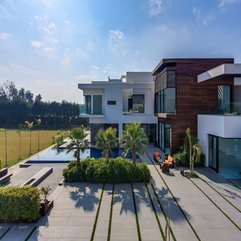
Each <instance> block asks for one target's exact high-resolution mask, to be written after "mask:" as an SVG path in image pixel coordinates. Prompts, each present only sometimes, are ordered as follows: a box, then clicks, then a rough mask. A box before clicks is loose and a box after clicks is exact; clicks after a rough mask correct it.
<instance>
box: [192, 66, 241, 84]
mask: <svg viewBox="0 0 241 241" xmlns="http://www.w3.org/2000/svg"><path fill="white" fill-rule="evenodd" d="M225 75H226V76H231V77H241V64H221V65H219V66H217V67H215V68H212V69H210V70H208V71H205V72H204V73H202V74H199V75H198V76H197V82H198V83H201V82H204V81H207V80H210V79H213V78H216V77H220V76H225Z"/></svg>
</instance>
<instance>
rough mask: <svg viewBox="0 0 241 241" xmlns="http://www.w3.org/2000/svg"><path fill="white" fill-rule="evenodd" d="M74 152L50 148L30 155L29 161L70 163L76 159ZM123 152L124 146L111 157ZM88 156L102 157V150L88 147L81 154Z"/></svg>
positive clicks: (114, 151) (120, 154)
mask: <svg viewBox="0 0 241 241" xmlns="http://www.w3.org/2000/svg"><path fill="white" fill-rule="evenodd" d="M74 152H75V151H74V150H73V151H70V152H69V153H67V150H66V149H56V148H49V149H47V150H44V151H42V152H40V153H38V154H36V155H34V156H32V157H30V159H29V160H28V161H27V163H68V162H70V161H72V160H75V159H76V158H75V157H74ZM122 153H123V149H122V148H116V149H113V151H112V155H111V157H118V156H122ZM86 157H91V158H100V157H101V150H99V149H96V148H89V149H86V150H85V151H84V153H81V154H80V158H86ZM127 158H130V156H127Z"/></svg>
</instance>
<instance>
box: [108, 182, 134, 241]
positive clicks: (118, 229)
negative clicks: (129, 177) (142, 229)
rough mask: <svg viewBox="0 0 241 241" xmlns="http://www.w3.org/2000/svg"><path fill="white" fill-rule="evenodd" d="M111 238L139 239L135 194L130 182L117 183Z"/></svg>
mask: <svg viewBox="0 0 241 241" xmlns="http://www.w3.org/2000/svg"><path fill="white" fill-rule="evenodd" d="M110 240H114V241H121V240H126V241H127V240H129V241H135V240H138V234H137V227H136V218H135V209H134V202H133V194H132V190H131V185H130V184H120V185H115V191H114V200H113V213H112V223H111V238H110Z"/></svg>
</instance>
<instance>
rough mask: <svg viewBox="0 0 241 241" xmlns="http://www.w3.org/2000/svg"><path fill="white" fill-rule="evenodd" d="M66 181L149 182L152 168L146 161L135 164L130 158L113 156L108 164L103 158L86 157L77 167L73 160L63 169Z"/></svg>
mask: <svg viewBox="0 0 241 241" xmlns="http://www.w3.org/2000/svg"><path fill="white" fill-rule="evenodd" d="M63 175H64V179H65V181H66V182H90V183H132V182H149V181H150V177H151V174H150V170H149V168H148V166H147V165H146V164H145V163H137V164H136V165H133V164H132V162H131V161H130V160H129V159H125V158H113V159H110V161H109V163H108V165H106V161H105V159H103V158H99V159H92V158H86V159H84V160H82V161H81V162H80V166H79V167H77V165H76V162H75V161H72V162H70V163H69V165H68V167H67V168H66V169H64V171H63Z"/></svg>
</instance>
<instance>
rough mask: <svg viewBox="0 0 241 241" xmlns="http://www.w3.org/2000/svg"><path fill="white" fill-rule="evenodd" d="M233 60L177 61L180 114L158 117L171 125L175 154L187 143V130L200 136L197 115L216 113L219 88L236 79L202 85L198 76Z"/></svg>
mask: <svg viewBox="0 0 241 241" xmlns="http://www.w3.org/2000/svg"><path fill="white" fill-rule="evenodd" d="M233 62H234V60H233V59H180V60H179V59H177V60H176V62H175V63H176V67H175V70H176V115H175V116H173V117H171V118H168V119H167V118H160V117H159V118H158V121H159V122H164V123H168V124H170V125H171V133H172V136H171V145H172V146H171V148H172V152H173V153H175V152H176V151H178V149H179V147H180V146H181V145H182V143H183V138H184V136H185V131H186V129H187V128H188V127H189V128H190V129H191V132H192V134H193V135H195V136H196V135H197V115H198V114H201V113H202V114H203V113H215V111H216V107H217V98H218V97H217V86H218V85H231V87H232V88H231V89H232V90H233V84H234V81H233V78H232V77H228V76H225V77H219V78H214V79H212V80H208V81H206V82H202V83H198V82H197V75H198V74H201V73H203V72H205V71H207V70H209V69H211V68H214V67H216V66H218V65H221V64H224V63H233ZM232 92H233V91H232Z"/></svg>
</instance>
